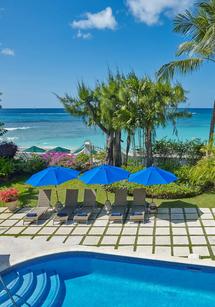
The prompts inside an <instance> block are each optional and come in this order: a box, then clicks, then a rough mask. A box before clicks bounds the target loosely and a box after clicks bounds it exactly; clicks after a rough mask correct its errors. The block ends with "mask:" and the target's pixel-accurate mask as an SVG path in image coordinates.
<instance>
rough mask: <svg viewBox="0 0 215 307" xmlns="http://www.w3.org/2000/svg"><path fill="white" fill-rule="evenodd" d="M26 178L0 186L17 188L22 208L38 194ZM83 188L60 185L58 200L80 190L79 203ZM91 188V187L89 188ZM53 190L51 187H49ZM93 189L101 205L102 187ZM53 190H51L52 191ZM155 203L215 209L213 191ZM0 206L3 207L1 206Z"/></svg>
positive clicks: (79, 184) (78, 184)
mask: <svg viewBox="0 0 215 307" xmlns="http://www.w3.org/2000/svg"><path fill="white" fill-rule="evenodd" d="M25 181H26V178H19V179H18V180H14V181H12V182H9V183H4V184H1V185H0V188H4V187H15V188H17V189H18V190H19V191H20V192H21V196H20V203H21V205H22V206H26V205H31V206H34V205H35V204H36V201H37V193H38V189H37V188H33V187H30V186H27V185H26V184H25ZM85 187H89V186H86V185H84V184H83V183H82V182H81V181H79V180H73V181H69V182H67V183H65V184H62V185H60V186H59V187H58V192H59V198H60V201H61V202H64V197H65V189H66V188H70V189H71V188H74V189H75V188H78V189H79V190H80V193H79V201H82V200H83V190H84V188H85ZM90 187H93V186H90ZM50 188H53V187H50ZM94 188H96V189H97V200H98V202H99V203H101V204H103V203H104V201H105V199H106V195H105V192H104V190H103V189H102V187H100V186H94ZM54 190H55V189H54V188H53V191H54ZM108 195H109V199H110V200H111V201H113V199H114V195H113V193H108ZM52 196H53V197H52V203H53V204H54V203H55V202H56V193H52ZM155 202H156V203H157V204H158V205H161V206H165V207H167V206H171V207H177V206H180V207H191V206H198V207H208V208H209V207H210V208H212V207H215V190H213V191H210V192H207V193H204V194H202V195H199V196H196V197H192V198H182V199H177V200H175V199H174V200H171V199H168V200H166V199H155ZM0 205H2V206H3V205H4V204H1V203H0Z"/></svg>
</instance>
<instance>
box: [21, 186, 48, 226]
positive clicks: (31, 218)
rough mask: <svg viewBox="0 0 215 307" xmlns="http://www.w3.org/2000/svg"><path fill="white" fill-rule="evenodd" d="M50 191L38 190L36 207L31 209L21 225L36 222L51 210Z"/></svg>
mask: <svg viewBox="0 0 215 307" xmlns="http://www.w3.org/2000/svg"><path fill="white" fill-rule="evenodd" d="M50 202H51V190H40V191H39V195H38V203H37V207H36V208H33V209H31V210H30V211H29V212H28V213H27V214H26V216H25V217H24V218H23V224H24V223H25V222H26V223H32V222H38V220H39V219H40V217H41V216H42V215H44V214H45V213H46V212H47V211H48V209H50V208H51V204H50Z"/></svg>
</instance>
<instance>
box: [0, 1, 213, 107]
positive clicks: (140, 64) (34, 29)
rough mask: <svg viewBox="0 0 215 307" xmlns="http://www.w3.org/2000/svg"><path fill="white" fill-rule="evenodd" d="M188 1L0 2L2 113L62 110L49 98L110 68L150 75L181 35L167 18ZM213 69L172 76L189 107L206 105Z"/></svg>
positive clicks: (73, 91) (171, 55)
mask: <svg viewBox="0 0 215 307" xmlns="http://www.w3.org/2000/svg"><path fill="white" fill-rule="evenodd" d="M193 3H194V1H192V0H180V1H179V0H150V1H149V0H110V1H107V0H106V1H105V0H93V1H92V0H91V1H90V0H78V1H77V0H19V1H18V0H0V92H2V93H3V96H2V102H1V104H2V106H3V107H4V108H18V107H26V108H36V107H38V108H39V107H47V108H55V107H62V106H61V105H60V103H59V101H58V100H57V99H56V96H55V95H54V93H56V94H58V95H61V96H62V95H64V94H65V93H69V94H71V95H75V94H76V88H77V83H78V81H81V80H83V81H85V82H86V83H87V84H88V85H89V86H94V84H95V82H96V80H98V79H99V80H105V77H106V75H107V72H108V69H111V70H113V71H114V70H116V69H118V70H120V71H121V72H123V73H128V72H130V71H131V70H134V71H135V72H136V73H137V74H138V76H140V77H141V76H144V75H148V76H150V77H151V78H154V76H155V72H156V71H157V70H158V69H159V68H160V67H161V66H162V64H164V63H167V62H169V61H171V60H173V59H174V58H175V51H176V48H177V46H178V45H179V44H180V43H182V42H183V40H184V38H183V37H182V36H180V35H178V34H176V33H174V32H173V31H172V29H173V18H174V16H175V15H176V14H177V13H179V12H183V11H184V10H185V9H192V7H193ZM212 69H213V64H205V65H204V66H203V67H202V68H201V69H200V70H199V71H197V72H195V73H192V75H187V76H183V77H182V76H177V77H176V78H175V82H176V81H179V82H181V83H182V85H183V87H184V88H185V89H186V90H187V97H188V104H189V106H190V107H211V106H212V103H213V99H214V83H215V75H214V70H212Z"/></svg>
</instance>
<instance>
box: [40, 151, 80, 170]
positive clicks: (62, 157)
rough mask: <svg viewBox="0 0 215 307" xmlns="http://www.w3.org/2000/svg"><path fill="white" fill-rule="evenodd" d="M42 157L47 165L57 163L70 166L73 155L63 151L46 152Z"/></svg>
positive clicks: (73, 158)
mask: <svg viewBox="0 0 215 307" xmlns="http://www.w3.org/2000/svg"><path fill="white" fill-rule="evenodd" d="M42 157H43V159H44V160H45V161H46V162H47V163H48V165H58V166H64V167H72V166H73V165H74V160H75V156H74V155H71V154H67V153H63V152H47V153H45V154H44V155H43V156H42Z"/></svg>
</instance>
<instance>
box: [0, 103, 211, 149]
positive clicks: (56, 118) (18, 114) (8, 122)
mask: <svg viewBox="0 0 215 307" xmlns="http://www.w3.org/2000/svg"><path fill="white" fill-rule="evenodd" d="M189 111H190V112H191V113H192V117H191V118H187V119H180V120H178V122H177V130H178V135H177V136H176V135H174V134H173V128H172V125H171V124H168V125H167V127H166V128H158V129H157V132H156V136H157V138H158V139H161V138H164V137H166V138H168V139H169V138H170V139H179V140H191V139H194V138H200V139H202V140H207V138H208V134H209V126H210V118H211V112H212V110H211V109H196V108H195V109H194V108H192V109H189ZM0 121H1V122H3V123H5V128H6V129H7V130H8V132H7V133H6V134H5V135H4V136H3V137H2V139H3V140H10V141H13V142H15V143H16V144H17V145H18V146H20V147H28V146H32V145H37V146H42V147H47V148H49V147H53V146H64V147H68V148H71V149H76V148H78V147H79V146H81V145H82V144H83V143H84V141H86V140H89V141H91V142H92V143H93V144H94V145H96V146H99V147H104V145H105V136H104V134H103V133H102V132H101V131H100V130H99V129H98V128H94V127H91V128H89V127H86V125H85V124H84V123H83V122H82V119H81V118H77V117H73V116H71V115H70V114H68V113H66V112H65V111H64V109H0ZM124 137H125V136H124ZM124 144H125V143H124ZM122 147H124V145H123V146H122Z"/></svg>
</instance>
